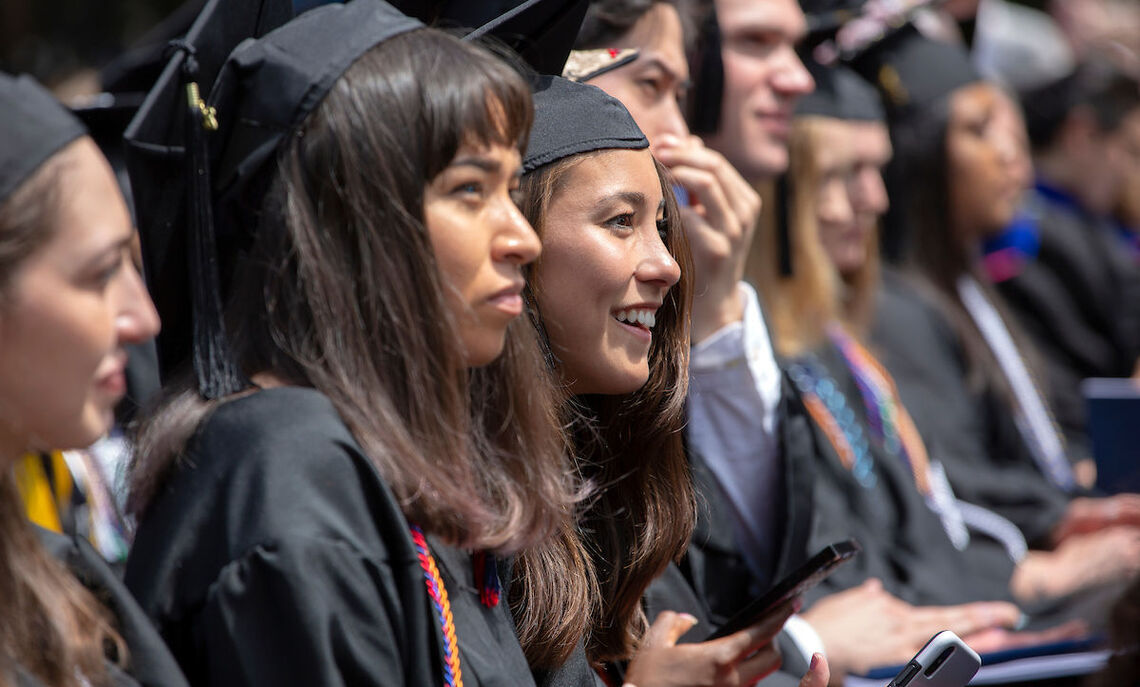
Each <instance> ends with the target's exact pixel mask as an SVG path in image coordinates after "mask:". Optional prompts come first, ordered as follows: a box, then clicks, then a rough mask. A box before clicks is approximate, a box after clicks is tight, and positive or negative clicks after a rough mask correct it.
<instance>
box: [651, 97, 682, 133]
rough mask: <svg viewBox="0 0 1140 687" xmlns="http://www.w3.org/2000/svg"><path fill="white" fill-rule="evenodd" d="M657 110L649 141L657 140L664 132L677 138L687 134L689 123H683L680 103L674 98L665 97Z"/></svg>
mask: <svg viewBox="0 0 1140 687" xmlns="http://www.w3.org/2000/svg"><path fill="white" fill-rule="evenodd" d="M657 110H658V111H657V113H656V114H657V126H655V127H653V134H654V135H653V139H652V140H651V141H650V143H655V142H657V141H658V140H659V139H660V137H661V136H663V135H666V134H669V135H672V136H676V137H677V138H685V137H687V136H688V135H689V125H688V124H686V123H685V116H684V115H683V114H681V105H680V103H678V102H677V100H676V99H675V98H665V99H664V101H663V102H662V103H661V105H659V106H658V108H657Z"/></svg>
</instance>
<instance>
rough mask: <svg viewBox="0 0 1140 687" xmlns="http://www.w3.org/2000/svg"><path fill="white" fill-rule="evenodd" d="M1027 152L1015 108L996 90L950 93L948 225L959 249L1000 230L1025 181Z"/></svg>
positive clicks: (975, 87)
mask: <svg viewBox="0 0 1140 687" xmlns="http://www.w3.org/2000/svg"><path fill="white" fill-rule="evenodd" d="M1028 150H1029V147H1028V143H1027V138H1026V133H1025V125H1024V123H1023V121H1022V119H1021V115H1020V113H1019V112H1018V110H1017V106H1016V105H1015V104H1014V103H1013V101H1012V100H1010V98H1009V96H1007V95H1005V94H1004V93H1003V92H1002V91H1001V90H1000V89H998V88H997V87H996V86H993V85H990V84H987V83H975V84H972V85H970V86H965V87H963V88H960V89H958V90H957V91H955V92H954V93H953V95H952V96H951V98H950V119H949V124H948V126H947V130H946V157H947V164H948V169H947V176H948V178H949V184H950V188H949V196H950V222H951V227H952V229H953V231H954V232H955V235H956V236H958V239H959V240H960V241H962V242H963V244H964V245H973V244H974V243H976V242H977V241H978V240H980V239H981V238H982V237H984V236H987V235H990V234H992V233H994V232H996V231H1000V230H1002V229H1003V228H1005V227H1006V226H1007V225H1008V224H1009V222H1010V221H1011V220H1012V219H1013V216H1014V213H1015V212H1016V211H1017V207H1018V204H1019V203H1020V201H1021V197H1022V194H1023V193H1024V192H1025V190H1026V188H1027V187H1028V185H1029V182H1030V161H1029V152H1028Z"/></svg>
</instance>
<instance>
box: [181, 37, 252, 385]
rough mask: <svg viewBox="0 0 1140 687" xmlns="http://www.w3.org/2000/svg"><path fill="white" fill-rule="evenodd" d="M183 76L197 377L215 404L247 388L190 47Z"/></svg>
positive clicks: (211, 123)
mask: <svg viewBox="0 0 1140 687" xmlns="http://www.w3.org/2000/svg"><path fill="white" fill-rule="evenodd" d="M177 47H178V48H180V49H182V50H184V51H185V53H186V59H185V60H184V61H183V66H182V74H183V80H184V81H185V83H186V100H187V116H186V131H185V134H186V158H185V159H186V202H187V208H186V211H187V217H188V231H187V234H186V253H187V258H188V261H189V263H188V269H187V272H188V277H189V282H190V302H191V306H192V308H191V311H192V318H193V337H194V340H193V359H194V375H195V377H196V378H197V380H198V391H199V393H201V395H202V396H203V397H204V398H206V399H215V398H221V397H223V396H227V395H229V394H232V393H235V392H237V391H240V390H241V389H243V388H244V387H246V386H247V385H248V384H247V382H246V380H245V378H244V376H243V375H242V373H241V371H240V370H239V369H238V366H237V364H236V363H235V362H234V360H233V354H232V352H231V351H230V348H229V345H228V342H227V341H226V332H225V322H224V319H223V316H222V298H221V277H220V276H219V272H218V247H217V241H216V238H215V233H214V216H213V201H212V198H211V191H212V189H211V188H210V186H211V184H210V157H209V152H208V141H207V140H206V132H207V131H215V130H217V128H218V120H217V116H216V113H215V111H214V108H212V107H207V106H206V103H205V102H204V101H203V100H202V97H201V95H200V93H199V90H198V84H197V82H196V81H195V79H196V78H197V75H198V61H197V59H196V58H195V56H194V49H193V47H192V46H189V45H187V44H186V43H181V44H179V45H178V46H177Z"/></svg>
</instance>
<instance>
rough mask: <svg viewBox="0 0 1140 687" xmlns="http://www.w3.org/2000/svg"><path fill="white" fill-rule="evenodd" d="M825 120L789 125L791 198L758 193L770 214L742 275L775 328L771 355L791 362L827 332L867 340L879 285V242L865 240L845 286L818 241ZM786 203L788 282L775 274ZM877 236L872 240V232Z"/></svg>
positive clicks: (809, 119)
mask: <svg viewBox="0 0 1140 687" xmlns="http://www.w3.org/2000/svg"><path fill="white" fill-rule="evenodd" d="M827 121H828V120H827V119H825V118H822V117H816V116H805V117H797V118H796V119H795V120H794V121H793V123H792V133H791V137H790V138H789V143H788V150H789V157H790V163H789V166H788V172H787V174H788V177H789V184H788V185H789V187H790V189H791V193H790V194H789V197H788V198H777V197H775V196H776V195H777V194H776V193H775V192H774V190H773V189H772V188H771V187H769V188H766V189H763V190H762V191H761V194H762V196H763V197H764V207H765V208H768V210H767V211H765V213H764V215H765V216H764V218H763V219H762V220H761V222H760V225H759V231H758V232H757V237H756V240H755V241H753V245H752V248H751V250H750V252H749V255H748V262H747V264H746V266H745V274H746V276H747V277H748V279H749V281H751V282H752V283H753V284H755V285H756V287H757V290H758V291H759V294H760V298H761V299H762V300H763V301H764V307H765V312H766V314H767V316H768V319H769V321H770V322H771V324H772V333H773V338H774V340H775V347H776V350H777V351H778V352H779V353H780V354H781V355H783V356H788V357H795V356H797V355H800V354H802V353H804V352H806V351H809V350H811V349H813V348H815V347H816V346H818V345H819V344H820V343H822V342H823V340H824V338H825V336H826V328H827V325H828V324H829V323H831V322H835V321H837V320H842V321H843V322H844V323H845V324H846V325H847V326H848V327H849V328H850V329H851V330H852V331H853V332H855V333H857V334H859V335H865V334H866V333H867V330H868V329H869V328H870V320H871V317H872V315H873V312H872V308H873V305H874V296H875V286H876V284H877V282H878V278H879V252H878V249H877V243H876V236H871V237H869V238H868V245H869V247H868V251H867V260H866V261H865V262H864V264H863V266H862V267H861V268H860V269H859V271H858V272H857V273H856V274H855V275H854V276H852V277H851V278H849V279H844V278H843V277H842V276H841V275H840V274H839V271H838V270H837V269H836V268H835V266H834V265H833V264H832V262H831V259H830V258H829V257H828V255H827V251H826V249H825V248H824V246H823V243H822V241H821V240H820V236H819V219H818V217H817V216H816V207H817V202H816V189H817V188H818V187H819V183H820V174H821V170H820V168H819V165H818V164H817V160H818V153H819V151H820V145H821V144H822V141H823V139H822V136H821V132H820V129H821V128H822V127H823V126H826V122H827ZM779 203H787V209H786V216H787V218H788V232H789V240H790V242H791V243H790V245H791V249H792V256H791V257H792V274H790V275H784V274H781V273H780V267H779V259H778V256H779V237H778V234H777V232H778V227H777V224H776V222H775V220H774V219H773V218H774V217H775V216H776V215H777V214H779V213H778V211H776V210H775V208H776V206H777V204H779ZM873 233H874V232H873Z"/></svg>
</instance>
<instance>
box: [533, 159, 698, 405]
mask: <svg viewBox="0 0 1140 687" xmlns="http://www.w3.org/2000/svg"><path fill="white" fill-rule="evenodd" d="M664 207H665V201H664V198H663V196H662V193H661V182H660V180H659V179H658V176H657V171H656V168H655V167H654V165H653V158H652V156H651V155H650V153H649V151H648V150H604V151H600V152H598V153H594V154H590V155H587V156H584V157H583V158H582V159H580V160H579V161H577V162H576V164H575V165H574V166H573V167H572V168H571V169H570V170H569V171H568V172H567V174H566V177H565V180H564V183H562V184H561V186H560V188H559V190H558V192H556V193H555V195H554V196H553V198H552V199H551V201H550V204H549V206H548V208H547V211H546V213H545V220H544V226H543V228H542V241H543V255H542V259H541V260H539V261H538V263H537V264H536V266H535V273H534V283H535V296H536V298H537V300H538V306H539V311H540V312H541V313H542V319H543V322H544V323H545V325H546V332H547V334H548V335H549V337H550V344H551V347H552V348H553V350H554V353H555V355H556V356H557V357H558V360H559V373H560V374H561V376H562V378H563V380H564V382H565V383H566V385H567V389H568V391H569V393H571V394H574V395H578V394H628V393H631V392H633V391H636V390H637V389H639V388H641V387H642V386H643V385H644V384H645V382H646V381H647V380H648V379H649V347H650V344H651V343H652V340H653V330H652V327H651V326H647V325H646V324H645V323H643V322H634V323H630V322H629V321H628V320H629V319H630V317H631V315H634V316H638V317H641V318H645V317H647V316H649V315H650V314H651V315H652V316H653V317H656V314H657V311H658V309H659V308H660V307H661V304H662V302H663V301H664V299H665V296H666V294H667V293H668V292H669V289H670V288H672V287H673V286H674V285H675V284H676V283H677V281H678V280H679V279H680V278H681V269H680V267H679V266H678V264H677V261H676V260H674V259H673V256H672V255H670V253H669V250H668V249H667V248H666V246H665V243H664V241H663V240H662V237H661V235H660V233H659V228H658V224H659V220H661V219H662V218H663V213H664ZM623 320H625V321H623Z"/></svg>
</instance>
